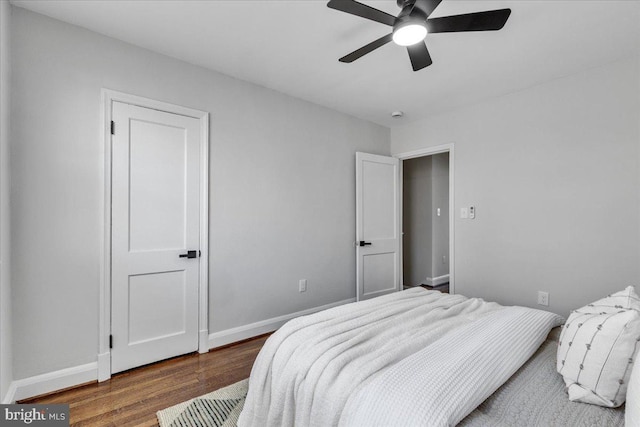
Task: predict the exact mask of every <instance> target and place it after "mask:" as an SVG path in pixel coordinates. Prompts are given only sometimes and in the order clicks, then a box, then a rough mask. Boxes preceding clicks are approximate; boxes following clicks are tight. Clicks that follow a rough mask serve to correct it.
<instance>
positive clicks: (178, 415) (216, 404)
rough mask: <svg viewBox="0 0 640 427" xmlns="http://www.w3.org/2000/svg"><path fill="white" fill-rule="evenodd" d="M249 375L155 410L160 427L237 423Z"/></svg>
mask: <svg viewBox="0 0 640 427" xmlns="http://www.w3.org/2000/svg"><path fill="white" fill-rule="evenodd" d="M248 384H249V379H248V378H247V379H246V380H242V381H238V382H237V383H235V384H231V385H230V386H227V387H224V388H221V389H219V390H216V391H213V392H211V393H209V394H205V395H203V396H200V397H196V398H195V399H191V400H188V401H186V402H183V403H179V404H177V405H175V406H172V407H170V408H167V409H163V410H162V411H158V412H157V413H156V415H157V416H158V422H159V423H160V427H236V425H237V424H238V417H239V416H240V412H241V411H242V408H243V407H244V400H245V398H246V397H247V389H248Z"/></svg>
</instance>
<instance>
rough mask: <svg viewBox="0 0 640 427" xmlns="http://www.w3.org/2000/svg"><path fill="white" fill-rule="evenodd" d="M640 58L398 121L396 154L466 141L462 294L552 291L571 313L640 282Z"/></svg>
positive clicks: (519, 300)
mask: <svg viewBox="0 0 640 427" xmlns="http://www.w3.org/2000/svg"><path fill="white" fill-rule="evenodd" d="M639 62H640V60H639V57H638V56H634V57H632V58H629V59H627V60H622V61H619V62H615V63H612V64H607V65H603V66H601V67H599V68H595V69H590V70H587V71H584V72H582V73H579V74H575V75H572V76H568V77H565V78H561V79H557V80H554V81H551V82H548V83H545V84H541V85H538V86H534V87H531V88H529V89H527V90H524V91H521V92H517V93H513V94H510V95H508V96H503V97H500V98H497V99H493V100H490V101H487V102H484V103H482V104H478V105H475V106H472V107H468V108H466V109H462V110H458V111H452V112H450V113H447V114H442V115H439V116H434V117H430V118H427V119H425V120H421V121H417V122H413V123H409V124H407V125H404V126H401V127H397V128H393V129H392V132H391V147H392V152H393V153H401V152H407V151H411V150H416V149H420V148H424V147H428V146H435V145H439V144H443V143H454V145H455V207H456V215H455V216H456V224H455V280H456V284H455V286H456V292H457V293H461V294H465V295H469V296H479V297H483V298H486V299H489V300H496V301H499V302H502V303H506V304H521V305H527V306H536V307H539V306H537V305H536V294H537V291H538V290H547V291H549V292H550V307H549V309H551V310H552V311H555V312H557V313H560V314H563V315H567V314H568V312H569V310H571V309H573V308H577V307H580V306H582V305H584V304H586V303H588V302H590V301H593V300H595V299H597V298H600V297H602V296H604V295H607V294H608V293H610V292H613V291H617V290H620V289H622V288H624V287H625V286H628V285H630V284H632V285H638V282H639V280H638V279H639V278H640V274H639V273H640V272H639V266H640V263H639V262H638V261H639V255H640V250H639V242H640V238H639V237H640V236H639V232H640V230H639V224H640V221H639V218H640V206H639V204H640V197H639V196H640V192H639V191H638V188H639V182H640V177H639V159H640V153H639V151H640V150H639V146H640V64H639ZM470 205H475V206H476V208H477V214H476V215H477V218H476V219H475V220H469V219H466V220H463V219H460V215H459V213H460V208H461V207H463V206H470Z"/></svg>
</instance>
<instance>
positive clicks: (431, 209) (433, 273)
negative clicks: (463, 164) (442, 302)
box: [402, 151, 451, 293]
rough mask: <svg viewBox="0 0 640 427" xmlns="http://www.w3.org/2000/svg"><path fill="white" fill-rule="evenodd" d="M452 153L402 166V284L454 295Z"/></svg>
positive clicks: (421, 158) (414, 159)
mask: <svg viewBox="0 0 640 427" xmlns="http://www.w3.org/2000/svg"><path fill="white" fill-rule="evenodd" d="M449 156H450V153H449V152H448V151H447V152H441V153H437V154H432V155H424V156H421V157H414V158H409V159H405V160H403V162H402V283H403V286H404V288H408V287H414V286H423V287H425V288H427V289H434V290H438V291H441V292H447V293H448V292H449V291H450V281H451V280H450V277H451V274H450V257H449V256H450V249H451V248H450V240H451V239H450V237H451V236H450V230H451V227H450V200H449V198H450V182H449V180H450V170H449V162H450V158H449Z"/></svg>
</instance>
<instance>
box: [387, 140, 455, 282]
mask: <svg viewBox="0 0 640 427" xmlns="http://www.w3.org/2000/svg"><path fill="white" fill-rule="evenodd" d="M440 153H449V293H450V294H455V288H456V286H455V283H456V282H455V271H456V269H455V219H456V216H455V209H454V206H455V200H454V198H455V182H454V177H455V155H454V144H453V143H451V144H442V145H436V146H433V147H427V148H422V149H420V150H414V151H407V152H404V153H397V154H394V155H393V157H396V158H398V159H399V160H409V159H414V158H416V157H424V156H432V155H434V154H440ZM400 196H401V197H402V193H401V194H400ZM400 200H401V201H400V203H401V204H402V199H400ZM399 233H402V217H400V230H399ZM400 238H401V239H402V234H400ZM400 248H402V241H401V242H400ZM401 264H402V263H401ZM401 278H402V276H401Z"/></svg>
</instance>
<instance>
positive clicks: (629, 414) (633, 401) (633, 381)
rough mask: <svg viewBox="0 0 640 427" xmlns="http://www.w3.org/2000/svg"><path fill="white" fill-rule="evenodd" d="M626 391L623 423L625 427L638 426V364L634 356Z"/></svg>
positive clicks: (639, 410)
mask: <svg viewBox="0 0 640 427" xmlns="http://www.w3.org/2000/svg"><path fill="white" fill-rule="evenodd" d="M633 365H634V366H633V371H632V372H631V377H630V378H629V388H628V389H627V409H626V414H625V418H624V423H625V425H626V426H627V427H633V426H640V362H638V357H637V356H636V361H635V362H634V364H633Z"/></svg>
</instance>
